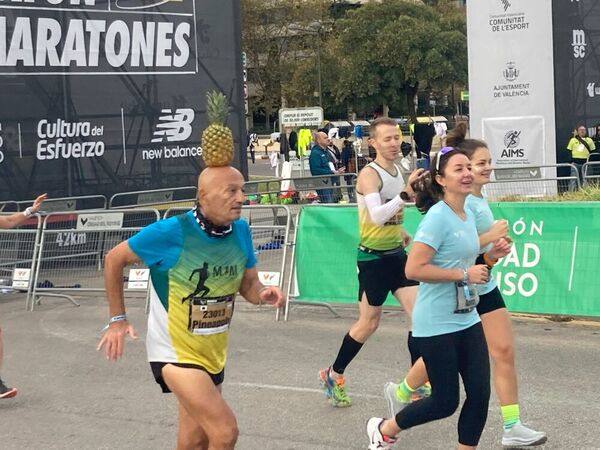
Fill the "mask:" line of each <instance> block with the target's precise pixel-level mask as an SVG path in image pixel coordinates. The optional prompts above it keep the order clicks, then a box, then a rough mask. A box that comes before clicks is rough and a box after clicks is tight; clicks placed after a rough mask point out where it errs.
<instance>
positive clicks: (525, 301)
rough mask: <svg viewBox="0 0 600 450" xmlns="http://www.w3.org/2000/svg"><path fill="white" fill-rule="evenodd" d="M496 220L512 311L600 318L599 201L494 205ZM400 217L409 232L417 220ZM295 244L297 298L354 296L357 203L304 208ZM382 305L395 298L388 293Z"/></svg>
mask: <svg viewBox="0 0 600 450" xmlns="http://www.w3.org/2000/svg"><path fill="white" fill-rule="evenodd" d="M491 206H492V210H493V211H494V215H495V217H496V218H504V219H507V220H508V222H509V225H510V235H511V237H512V238H513V240H514V246H513V248H512V251H511V253H510V254H509V255H508V256H507V257H506V258H504V259H502V260H500V261H499V262H498V264H497V265H496V266H495V268H494V270H493V276H494V277H495V278H496V280H497V281H498V285H499V288H500V291H501V292H502V295H503V297H504V299H505V301H506V304H507V306H508V308H509V310H510V311H513V312H524V313H539V314H566V315H576V316H594V317H600V299H598V296H597V292H598V291H599V290H600V279H599V278H598V276H597V264H596V263H597V260H598V254H600V240H599V239H598V237H597V233H596V232H595V230H598V229H600V203H570V204H551V203H495V204H492V205H491ZM421 217H422V216H421V215H420V214H419V212H418V211H417V210H416V209H414V208H410V209H407V211H406V214H405V225H406V228H407V230H408V231H409V232H410V233H411V234H413V233H414V231H415V230H416V228H417V226H418V223H419V221H420V218H421ZM297 233H298V234H297V242H296V257H295V260H296V273H297V279H298V289H299V292H300V296H299V297H298V298H297V300H301V301H308V302H311V301H313V302H331V303H354V302H356V301H357V295H358V280H357V275H356V247H357V244H358V219H357V210H356V208H355V207H354V208H352V207H348V208H334V207H323V206H318V207H305V208H303V209H302V213H301V215H300V219H299V224H298V232H297ZM387 304H389V305H394V304H396V305H397V303H396V302H395V301H394V300H393V299H392V298H391V296H390V298H388V302H387Z"/></svg>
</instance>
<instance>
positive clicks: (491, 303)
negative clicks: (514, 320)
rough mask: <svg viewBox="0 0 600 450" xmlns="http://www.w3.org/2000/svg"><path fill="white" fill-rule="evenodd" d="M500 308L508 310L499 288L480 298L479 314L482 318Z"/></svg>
mask: <svg viewBox="0 0 600 450" xmlns="http://www.w3.org/2000/svg"><path fill="white" fill-rule="evenodd" d="M500 308H506V304H505V303H504V299H503V298H502V294H501V293H500V290H499V289H498V288H495V289H494V290H492V291H490V292H488V293H487V294H483V295H480V296H479V304H478V305H477V312H478V313H479V315H480V316H483V315H484V314H486V313H489V312H492V311H496V310H497V309H500Z"/></svg>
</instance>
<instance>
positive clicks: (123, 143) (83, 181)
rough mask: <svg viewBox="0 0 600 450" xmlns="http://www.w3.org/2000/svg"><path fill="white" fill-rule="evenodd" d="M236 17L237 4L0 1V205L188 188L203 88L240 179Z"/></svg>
mask: <svg viewBox="0 0 600 450" xmlns="http://www.w3.org/2000/svg"><path fill="white" fill-rule="evenodd" d="M239 14H240V12H239V2H238V1H236V0H228V1H218V0H0V105H2V108H1V110H0V177H1V179H2V183H0V199H2V200H24V199H30V198H32V197H33V196H35V195H36V194H39V193H41V192H48V193H49V194H50V195H51V196H52V197H67V196H80V195H93V194H104V195H106V196H110V195H112V194H114V193H116V192H123V191H134V190H148V189H158V188H165V187H178V186H189V185H192V186H193V185H195V184H196V177H197V175H198V173H199V171H200V170H201V158H200V157H199V152H200V133H201V131H202V130H203V129H204V128H205V127H206V126H207V118H206V114H205V101H206V99H205V95H206V92H207V91H208V90H211V89H219V90H221V91H223V92H224V93H225V94H226V95H227V96H228V97H229V98H230V99H231V106H232V113H231V114H230V117H229V121H228V125H229V126H230V127H231V128H232V130H233V133H234V137H235V140H236V149H237V150H238V152H237V154H236V160H235V165H236V166H237V167H240V168H241V169H242V171H243V172H244V173H245V174H246V172H247V165H246V158H245V149H244V148H243V146H244V142H245V129H244V102H243V90H242V68H241V49H240V39H241V33H240V16H239ZM242 154H243V155H244V157H241V155H242Z"/></svg>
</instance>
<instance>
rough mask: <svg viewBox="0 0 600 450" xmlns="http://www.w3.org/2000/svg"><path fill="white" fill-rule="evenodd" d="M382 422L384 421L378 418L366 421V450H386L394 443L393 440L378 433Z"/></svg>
mask: <svg viewBox="0 0 600 450" xmlns="http://www.w3.org/2000/svg"><path fill="white" fill-rule="evenodd" d="M384 420H385V419H381V418H379V417H371V418H370V419H369V420H368V421H367V436H368V437H369V446H368V447H367V449H368V450H388V449H391V448H392V446H393V445H394V443H395V442H396V440H395V439H392V438H391V437H389V436H384V435H382V434H381V431H379V425H381V422H383V421H384Z"/></svg>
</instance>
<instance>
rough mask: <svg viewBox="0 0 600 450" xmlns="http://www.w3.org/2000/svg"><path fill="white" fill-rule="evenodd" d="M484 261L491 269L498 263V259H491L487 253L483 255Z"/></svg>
mask: <svg viewBox="0 0 600 450" xmlns="http://www.w3.org/2000/svg"><path fill="white" fill-rule="evenodd" d="M483 260H484V261H485V265H486V266H488V267H489V268H490V269H491V268H492V267H494V265H496V263H497V262H498V260H497V259H494V258H491V257H490V256H488V254H487V253H484V254H483Z"/></svg>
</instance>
